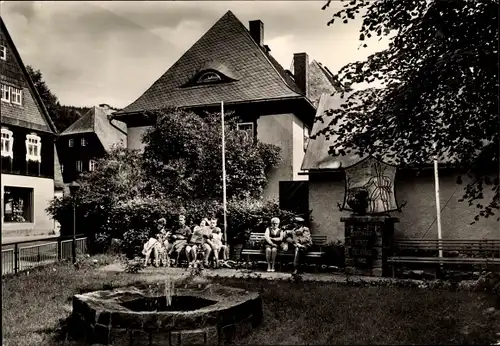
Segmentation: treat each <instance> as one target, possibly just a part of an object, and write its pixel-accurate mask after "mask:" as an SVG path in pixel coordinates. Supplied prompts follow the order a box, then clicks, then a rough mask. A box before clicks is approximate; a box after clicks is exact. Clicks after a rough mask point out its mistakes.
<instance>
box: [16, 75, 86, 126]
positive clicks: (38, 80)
mask: <svg viewBox="0 0 500 346" xmlns="http://www.w3.org/2000/svg"><path fill="white" fill-rule="evenodd" d="M26 70H27V71H28V74H29V76H30V78H31V80H32V81H33V84H34V85H35V88H36V90H37V92H38V94H39V95H40V98H41V99H42V102H43V103H44V105H45V108H47V111H48V113H49V116H50V118H51V119H52V121H53V122H54V125H55V126H56V128H57V130H58V131H59V132H62V131H64V130H65V129H67V128H68V127H69V126H70V125H71V124H73V123H74V122H75V121H77V120H78V119H79V118H80V117H81V116H82V115H84V114H85V113H86V112H87V111H89V109H90V108H88V107H73V106H63V105H61V104H60V103H59V100H58V99H57V96H56V95H55V94H54V93H53V92H52V91H50V88H49V87H48V86H47V83H45V81H44V80H43V74H42V72H41V71H40V70H35V69H34V68H33V67H31V66H30V65H27V66H26Z"/></svg>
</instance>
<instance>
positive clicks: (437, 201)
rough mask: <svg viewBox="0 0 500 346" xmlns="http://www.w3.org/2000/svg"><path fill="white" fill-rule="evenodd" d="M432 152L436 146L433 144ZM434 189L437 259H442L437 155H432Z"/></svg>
mask: <svg viewBox="0 0 500 346" xmlns="http://www.w3.org/2000/svg"><path fill="white" fill-rule="evenodd" d="M433 147H434V150H435V149H436V147H437V145H436V143H434V145H433ZM434 187H435V191H436V219H437V228H438V229H437V231H438V234H437V235H438V246H439V257H443V249H442V247H441V240H442V233H441V205H440V200H439V172H438V158H437V154H436V155H434Z"/></svg>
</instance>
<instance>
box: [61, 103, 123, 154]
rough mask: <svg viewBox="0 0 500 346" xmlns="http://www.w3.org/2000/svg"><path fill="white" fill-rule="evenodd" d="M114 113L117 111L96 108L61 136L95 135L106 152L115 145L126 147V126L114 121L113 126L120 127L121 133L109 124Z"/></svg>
mask: <svg viewBox="0 0 500 346" xmlns="http://www.w3.org/2000/svg"><path fill="white" fill-rule="evenodd" d="M114 111H115V110H114V109H111V108H105V107H100V106H94V107H92V108H91V109H90V110H89V111H88V112H87V113H85V115H83V116H82V117H80V118H79V119H78V120H77V121H75V122H74V123H73V124H71V126H69V127H68V128H67V129H66V130H64V131H63V132H62V133H61V135H60V136H61V137H63V136H69V135H76V134H83V133H95V134H96V135H97V138H99V140H100V141H101V144H102V146H103V147H104V149H105V150H109V149H111V147H112V146H113V144H122V145H126V141H127V135H126V134H125V133H126V131H127V127H126V125H125V124H124V123H121V122H119V121H113V125H115V126H116V127H118V128H119V129H120V130H121V131H120V130H119V129H117V128H116V127H114V126H112V125H111V124H110V123H109V120H108V119H109V118H108V117H109V116H110V115H111V113H113V112H114ZM122 131H123V132H125V133H123V132H122Z"/></svg>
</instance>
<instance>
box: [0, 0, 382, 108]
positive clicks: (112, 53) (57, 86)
mask: <svg viewBox="0 0 500 346" xmlns="http://www.w3.org/2000/svg"><path fill="white" fill-rule="evenodd" d="M325 2H326V1H110V2H101V1H43V2H42V1H2V2H1V5H0V14H1V16H2V18H3V20H4V22H5V24H6V26H7V29H8V30H9V33H10V35H11V36H12V39H13V40H14V43H15V45H16V47H17V49H18V51H19V53H20V54H21V58H22V59H23V62H24V63H25V64H26V65H31V66H32V67H34V68H35V69H39V70H40V71H41V72H42V73H43V76H44V80H45V81H46V83H47V85H48V86H49V88H50V89H51V91H52V92H53V93H54V94H56V96H57V97H58V98H59V101H60V102H61V104H64V105H72V106H93V105H98V104H100V103H107V104H110V105H112V106H114V107H118V108H124V107H126V106H127V105H129V104H130V103H132V102H133V101H135V100H136V99H137V98H138V97H139V96H140V95H141V94H142V93H143V92H144V91H146V89H148V88H149V87H150V86H151V85H152V84H153V83H154V82H155V81H156V80H157V79H158V78H160V76H161V75H162V74H163V73H165V72H166V71H167V70H168V68H169V67H170V66H171V65H172V64H173V63H175V61H176V60H177V59H179V58H180V57H181V55H182V54H184V53H185V52H186V51H187V50H188V49H189V48H190V47H191V46H192V45H193V44H194V43H195V42H196V41H197V40H198V39H199V38H200V37H201V36H202V35H203V34H204V33H205V32H206V31H207V30H208V29H209V28H210V27H211V26H212V25H213V24H215V22H217V20H218V19H219V18H220V17H222V16H223V15H224V14H225V13H226V12H227V11H228V10H231V11H232V12H233V13H234V15H235V16H236V17H238V19H239V20H240V21H241V22H242V23H243V24H244V25H245V26H246V27H247V28H248V22H249V21H250V20H256V19H260V20H261V21H262V22H263V23H264V43H265V44H267V45H269V47H270V48H271V54H272V55H273V56H274V57H275V58H276V59H277V60H278V62H279V63H280V64H281V65H282V66H283V67H284V68H285V69H289V68H290V64H291V62H292V58H293V54H294V53H300V52H306V53H308V55H309V59H311V60H312V59H314V60H316V61H319V62H321V63H323V64H324V65H326V66H327V67H328V68H329V69H330V70H331V71H332V72H334V73H335V72H336V71H338V70H339V69H340V68H341V67H342V66H344V65H345V64H348V63H350V62H355V61H358V60H365V59H366V58H367V57H368V56H369V55H370V54H373V53H374V52H377V51H380V50H383V49H385V48H386V47H387V44H388V42H387V41H386V40H385V39H383V40H382V41H377V39H373V40H372V41H368V42H367V43H368V48H363V47H361V44H360V41H358V38H359V29H360V27H361V20H360V19H358V20H356V21H353V22H350V23H349V24H343V23H340V22H338V23H335V24H334V25H331V26H327V22H328V21H329V20H330V19H331V17H332V15H333V14H334V13H335V11H336V9H340V8H341V6H342V5H343V4H342V3H341V2H340V1H332V4H331V5H330V7H329V8H327V9H326V10H324V11H323V10H322V9H321V7H322V6H323V5H324V4H325ZM364 43H366V41H364Z"/></svg>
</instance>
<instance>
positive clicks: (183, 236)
mask: <svg viewBox="0 0 500 346" xmlns="http://www.w3.org/2000/svg"><path fill="white" fill-rule="evenodd" d="M190 236H191V229H190V228H189V227H188V226H186V217H185V216H184V215H182V214H181V215H179V228H178V229H177V230H175V231H174V232H173V233H172V234H171V236H170V243H171V244H170V249H169V252H168V254H169V255H170V256H172V254H173V253H174V252H176V253H177V260H176V264H177V265H179V258H180V255H181V252H182V250H184V248H185V247H186V245H187V240H188V238H189V237H190ZM186 258H187V261H188V262H189V255H188V254H187V252H186Z"/></svg>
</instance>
